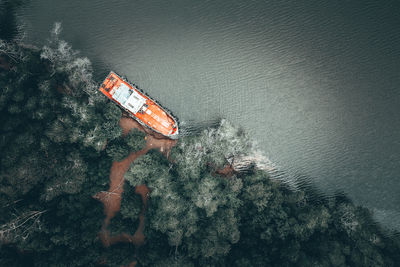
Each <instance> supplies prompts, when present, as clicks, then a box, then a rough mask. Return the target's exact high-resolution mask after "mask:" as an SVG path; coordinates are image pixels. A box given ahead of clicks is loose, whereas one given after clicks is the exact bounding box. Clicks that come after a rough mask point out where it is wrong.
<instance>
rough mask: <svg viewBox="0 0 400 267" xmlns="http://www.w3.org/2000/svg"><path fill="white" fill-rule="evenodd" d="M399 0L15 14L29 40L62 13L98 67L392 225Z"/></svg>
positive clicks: (29, 8) (113, 2)
mask: <svg viewBox="0 0 400 267" xmlns="http://www.w3.org/2000/svg"><path fill="white" fill-rule="evenodd" d="M399 11H400V5H399V4H398V3H396V1H384V2H381V1H369V0H368V1H362V2H358V1H340V2H338V1H328V0H323V1H306V2H302V1H300V2H299V1H244V0H243V1H190V0H186V1H184V0H181V1H161V0H159V1H145V0H141V1H122V0H107V1H105V0H96V1H77V0H71V1H62V0H51V1H50V0H36V1H31V2H27V3H26V4H25V5H24V6H23V7H22V8H21V9H20V10H19V12H18V20H19V23H20V24H22V25H23V28H24V29H25V30H26V31H27V32H28V40H29V41H30V42H34V43H35V44H37V45H42V44H43V43H44V42H45V40H46V38H48V36H49V30H50V28H51V27H52V24H53V23H54V22H55V21H61V22H62V25H63V28H64V31H63V37H64V39H65V40H67V41H68V42H69V43H70V44H72V46H73V47H74V48H76V49H79V50H81V52H82V54H83V55H85V56H87V57H89V58H90V60H92V62H93V63H94V66H95V68H96V70H97V72H96V73H97V75H98V80H99V81H100V80H101V79H103V78H104V76H105V74H106V73H107V72H108V71H109V70H114V71H116V72H118V73H121V74H124V75H126V76H128V77H129V79H130V80H133V81H134V82H135V83H136V84H138V85H139V86H140V87H142V88H144V89H145V90H146V91H147V92H148V93H149V94H150V95H151V96H153V97H154V98H156V99H158V100H159V101H160V102H161V103H163V104H164V105H165V106H167V107H168V108H170V109H171V110H172V111H173V112H174V113H175V114H176V115H177V116H178V117H179V118H180V120H181V121H194V122H197V123H199V124H207V123H208V122H213V121H214V120H215V119H216V118H219V117H225V118H228V119H229V120H231V121H233V122H235V123H237V124H240V125H241V126H243V127H244V128H246V129H247V130H248V131H250V132H251V133H252V135H253V136H254V138H255V139H256V140H257V141H258V142H259V144H260V147H261V148H262V149H263V151H264V152H265V154H266V155H267V156H268V157H269V159H270V160H271V161H272V162H274V164H276V165H277V166H279V169H280V170H282V171H283V172H284V175H283V178H284V179H289V180H293V179H300V178H301V179H306V180H309V181H311V182H312V183H313V184H315V185H317V186H318V187H319V188H320V189H321V190H322V191H323V192H324V193H325V194H326V195H330V194H334V193H335V192H338V191H340V192H344V193H345V194H346V195H347V196H349V197H350V198H351V199H353V200H354V201H355V202H356V203H358V204H361V205H364V206H366V207H369V208H371V209H372V210H374V211H375V214H376V218H377V219H378V220H379V221H381V222H383V223H384V224H385V225H386V226H387V227H389V228H396V229H398V230H400V198H399V194H398V192H399V188H400V119H399V114H400V93H399V91H398V90H399V87H400V75H399V74H400V73H399V70H400V32H399V28H400V27H399V26H400V16H398V14H399ZM304 177H306V178H304Z"/></svg>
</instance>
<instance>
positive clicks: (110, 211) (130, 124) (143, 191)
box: [93, 115, 177, 266]
mask: <svg viewBox="0 0 400 267" xmlns="http://www.w3.org/2000/svg"><path fill="white" fill-rule="evenodd" d="M119 125H120V127H121V128H122V134H123V135H124V136H125V135H127V134H128V133H129V131H131V130H132V129H134V128H136V129H139V130H140V131H142V132H145V133H146V146H145V147H144V148H143V149H142V150H140V151H137V152H131V153H130V154H129V155H128V156H127V157H126V158H125V159H123V160H122V161H120V162H117V161H114V162H113V164H112V166H111V171H110V186H109V188H108V190H107V191H101V192H98V193H96V194H95V195H94V196H93V197H94V198H95V199H98V200H99V201H101V202H102V203H103V205H104V214H105V216H106V217H105V219H104V222H103V226H102V228H101V231H100V233H99V237H100V239H101V241H102V243H103V245H104V246H105V247H109V246H110V245H112V244H115V243H119V242H128V243H132V244H134V245H136V246H140V245H142V244H143V243H144V241H145V236H144V234H143V231H144V227H145V212H146V208H147V201H148V198H149V196H150V189H149V188H148V187H147V186H146V185H144V184H143V185H139V186H136V187H135V193H136V194H138V195H140V196H141V198H142V203H143V204H142V210H141V212H140V214H139V226H138V228H137V229H136V232H135V233H134V234H133V235H130V234H127V233H121V234H119V235H116V236H111V234H110V231H109V230H108V226H109V224H110V221H111V219H112V218H113V217H114V216H115V215H116V214H117V213H118V212H119V210H120V208H121V198H122V193H123V191H124V189H123V188H124V183H125V179H124V175H125V173H126V171H128V169H129V167H130V165H131V164H132V163H133V162H134V161H135V160H136V159H137V158H138V157H140V156H142V155H144V154H146V153H147V152H148V151H149V150H151V149H158V150H159V151H160V152H162V153H163V154H164V155H165V156H166V157H168V156H169V153H170V151H171V149H172V147H173V146H174V145H175V144H176V142H177V140H171V139H169V138H165V137H162V138H160V136H159V135H158V134H155V133H152V132H151V131H150V130H148V129H146V128H144V127H143V126H142V125H140V124H139V123H138V122H136V121H135V120H133V119H131V118H129V117H126V116H124V115H123V116H122V117H121V119H120V121H119ZM131 264H133V265H131V266H134V265H135V263H134V262H132V263H131Z"/></svg>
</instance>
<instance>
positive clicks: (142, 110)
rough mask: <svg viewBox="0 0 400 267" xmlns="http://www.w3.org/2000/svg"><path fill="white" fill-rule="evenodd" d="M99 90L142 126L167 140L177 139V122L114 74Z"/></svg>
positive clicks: (110, 75) (152, 101)
mask: <svg viewBox="0 0 400 267" xmlns="http://www.w3.org/2000/svg"><path fill="white" fill-rule="evenodd" d="M99 90H100V91H101V92H102V93H103V94H104V95H105V96H107V97H108V98H109V99H111V100H112V101H113V102H115V103H116V104H117V105H118V106H120V107H121V108H122V109H123V110H125V111H127V112H128V113H129V115H130V116H131V117H132V118H134V119H135V120H137V121H138V122H139V123H141V124H142V125H144V126H146V127H148V128H150V129H151V130H153V131H155V132H157V133H160V134H162V135H164V136H166V137H168V138H171V139H177V138H178V134H179V130H178V123H177V120H176V119H175V118H174V117H173V116H172V115H171V114H169V112H167V111H166V110H164V108H162V107H161V106H160V105H159V104H157V103H156V102H155V101H154V100H153V99H151V98H150V97H149V96H147V95H146V94H144V93H142V92H141V91H139V89H137V88H136V87H135V86H134V85H132V84H131V83H129V82H128V81H126V80H124V79H123V78H121V77H120V76H119V75H117V74H116V73H114V72H110V74H108V76H107V78H106V79H105V80H104V82H103V83H102V84H101V86H100V89H99Z"/></svg>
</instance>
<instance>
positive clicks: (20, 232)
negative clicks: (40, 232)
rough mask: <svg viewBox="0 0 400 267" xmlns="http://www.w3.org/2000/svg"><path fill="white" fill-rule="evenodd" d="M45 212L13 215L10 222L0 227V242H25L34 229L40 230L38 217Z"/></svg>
mask: <svg viewBox="0 0 400 267" xmlns="http://www.w3.org/2000/svg"><path fill="white" fill-rule="evenodd" d="M46 211H47V210H43V211H38V210H32V211H27V212H24V213H22V214H19V215H17V214H15V218H14V219H12V220H11V221H9V222H7V223H5V224H3V225H0V242H1V243H7V242H11V241H13V240H18V239H22V240H26V239H27V238H28V237H29V235H30V234H31V232H32V230H34V229H35V228H38V229H40V228H41V222H40V217H41V216H42V214H43V213H45V212H46Z"/></svg>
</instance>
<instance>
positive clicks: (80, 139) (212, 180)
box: [0, 24, 400, 266]
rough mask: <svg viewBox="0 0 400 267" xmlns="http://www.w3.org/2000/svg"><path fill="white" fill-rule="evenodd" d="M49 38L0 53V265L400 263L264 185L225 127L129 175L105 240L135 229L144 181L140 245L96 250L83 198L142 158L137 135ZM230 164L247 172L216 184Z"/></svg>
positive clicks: (240, 139)
mask: <svg viewBox="0 0 400 267" xmlns="http://www.w3.org/2000/svg"><path fill="white" fill-rule="evenodd" d="M60 27H61V25H59V24H56V26H55V28H54V29H53V32H52V38H51V39H50V41H49V43H48V44H47V45H46V46H45V47H43V48H42V49H41V50H40V51H37V50H34V49H28V48H23V47H20V46H18V45H17V44H10V43H7V49H8V50H7V51H8V52H10V53H12V55H16V57H15V59H16V60H15V64H14V66H13V68H14V71H9V72H0V112H1V114H2V119H1V120H0V131H1V133H2V135H1V138H0V149H1V151H2V155H1V159H0V212H1V214H2V216H1V217H0V246H1V249H0V265H1V266H13V265H14V266H18V265H24V264H26V263H27V262H28V264H30V265H31V266H94V265H99V264H100V263H101V262H104V261H106V262H107V264H108V265H109V266H114V265H115V266H121V265H123V264H125V265H126V264H128V263H130V262H132V261H133V260H134V259H135V258H136V259H137V261H138V266H396V264H398V262H400V256H399V255H400V253H399V252H400V245H399V244H400V242H399V241H398V240H397V241H396V240H394V239H390V238H388V237H387V236H386V235H385V232H384V231H383V230H382V229H380V228H379V226H378V225H377V224H376V223H375V222H374V221H373V220H372V216H371V214H370V212H369V211H367V210H366V209H363V208H360V207H356V206H355V205H354V204H353V203H351V202H350V201H349V200H347V199H346V198H344V197H342V196H337V197H332V198H331V199H318V197H316V196H315V194H314V193H313V191H312V190H309V189H307V190H298V191H293V190H290V189H288V188H287V187H286V186H284V185H283V184H281V183H279V182H277V181H274V180H273V179H271V177H270V176H269V174H268V173H267V172H265V171H262V170H260V169H257V168H256V166H258V162H256V161H257V159H256V158H254V157H252V153H253V152H254V149H255V146H254V144H253V143H252V142H251V139H250V138H249V137H248V136H247V135H246V134H245V133H244V132H243V131H242V130H241V129H239V128H237V127H234V126H233V125H232V124H230V123H229V122H227V121H226V120H222V121H221V123H220V125H218V126H217V127H214V128H209V129H205V130H204V131H203V132H201V133H200V134H198V135H196V136H188V137H184V138H182V139H181V140H179V142H178V144H177V146H176V147H174V148H173V150H172V152H171V158H170V161H169V160H167V159H166V158H165V157H164V155H162V154H161V153H159V152H158V151H156V150H151V151H150V152H149V153H147V154H146V155H143V156H141V157H139V158H138V159H137V160H136V161H135V162H134V163H133V164H132V165H131V167H130V169H129V170H128V172H127V173H126V174H125V179H126V181H127V183H125V187H124V193H123V196H122V202H121V210H120V213H118V214H117V216H115V217H114V218H113V219H112V221H111V225H110V230H111V232H112V234H120V233H123V232H125V233H130V234H133V233H134V232H135V231H136V229H137V227H138V224H139V220H138V219H139V214H140V212H141V210H142V208H143V206H144V205H143V203H142V200H141V198H140V196H139V195H137V194H135V186H138V185H141V184H146V185H147V186H148V187H149V189H150V196H149V199H148V203H147V206H146V207H147V209H146V213H145V229H144V234H145V236H146V242H145V244H144V245H143V246H140V247H138V248H135V247H133V246H132V245H131V244H119V245H113V246H111V247H110V248H103V247H102V245H101V243H100V242H99V239H98V237H97V236H98V232H99V230H100V229H101V224H102V220H103V219H104V215H103V209H102V205H101V204H100V203H99V202H98V201H96V200H94V199H93V198H92V196H93V195H94V194H95V193H96V192H99V191H102V190H106V187H107V185H108V176H109V171H110V167H111V164H112V161H115V160H116V161H121V160H123V159H124V158H125V157H126V156H128V154H129V153H130V152H132V151H138V150H140V149H142V148H143V147H144V145H145V140H144V134H143V133H141V132H139V131H137V130H133V131H131V132H130V133H129V134H128V135H127V136H126V137H122V136H121V129H120V127H119V126H118V120H119V118H120V116H121V111H120V109H119V108H117V107H116V106H115V105H114V104H112V103H109V102H106V100H105V98H104V97H101V95H100V94H99V93H98V92H97V85H96V83H95V82H94V81H93V79H92V76H93V74H92V73H93V72H92V68H91V66H90V62H89V60H88V59H86V58H81V57H79V55H78V53H77V52H76V51H74V50H73V49H72V48H71V47H70V46H69V45H68V44H67V43H66V42H64V41H62V40H60V39H59V34H60V29H61V28H60ZM3 44H5V42H1V43H0V45H3ZM249 158H250V159H251V160H250V161H252V162H250V163H249V164H248V163H246V162H245V163H246V164H245V163H243V162H241V161H243V159H246V160H247V161H248V160H249ZM233 163H236V164H241V163H243V164H244V165H246V166H249V167H247V168H246V172H239V173H236V174H234V175H232V176H230V177H221V176H219V175H218V174H217V170H218V169H220V168H222V167H224V166H226V165H227V164H233ZM243 164H242V165H243ZM16 226H17V227H16Z"/></svg>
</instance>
